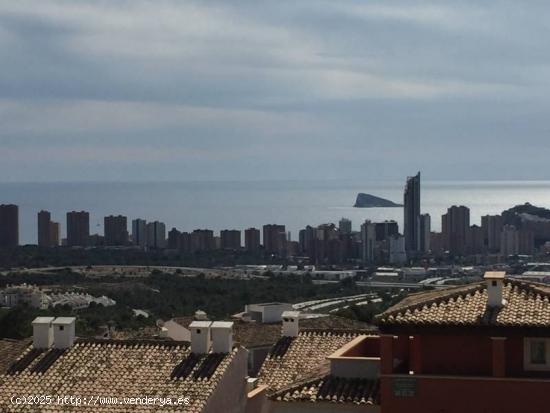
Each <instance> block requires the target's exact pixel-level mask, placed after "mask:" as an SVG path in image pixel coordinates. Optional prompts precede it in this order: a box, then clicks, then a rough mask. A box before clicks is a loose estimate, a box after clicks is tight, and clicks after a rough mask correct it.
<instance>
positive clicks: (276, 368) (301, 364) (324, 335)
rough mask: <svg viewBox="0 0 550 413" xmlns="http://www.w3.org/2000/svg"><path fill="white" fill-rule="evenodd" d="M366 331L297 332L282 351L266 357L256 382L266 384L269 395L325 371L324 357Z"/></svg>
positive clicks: (326, 361) (325, 358) (325, 359)
mask: <svg viewBox="0 0 550 413" xmlns="http://www.w3.org/2000/svg"><path fill="white" fill-rule="evenodd" d="M365 333H367V331H366V330H341V331H331V330H310V331H307V330H305V331H300V334H299V335H298V336H297V337H294V338H293V339H292V340H291V341H290V343H289V344H288V346H287V348H286V350H285V351H284V352H273V354H270V355H268V356H267V358H266V359H265V361H264V363H263V365H262V367H261V369H260V372H259V374H258V378H259V383H260V384H265V385H267V386H269V389H268V394H271V393H274V392H277V391H279V390H281V389H283V388H285V387H287V386H291V385H293V384H294V383H298V382H301V381H303V380H306V379H310V378H311V377H312V376H316V375H319V374H320V372H321V373H323V374H326V372H327V370H328V360H327V357H328V356H330V355H331V354H332V353H334V352H335V351H336V350H338V349H339V348H340V347H342V346H343V345H345V344H347V343H349V342H350V341H351V340H353V339H354V338H355V337H357V336H358V335H360V334H365Z"/></svg>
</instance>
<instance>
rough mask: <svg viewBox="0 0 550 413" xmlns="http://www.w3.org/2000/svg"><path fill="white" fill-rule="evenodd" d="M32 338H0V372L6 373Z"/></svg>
mask: <svg viewBox="0 0 550 413" xmlns="http://www.w3.org/2000/svg"><path fill="white" fill-rule="evenodd" d="M30 343H31V340H28V339H26V340H11V339H9V338H3V339H0V374H4V373H5V372H6V371H7V370H8V369H9V367H10V366H11V364H12V363H13V361H14V360H15V359H17V357H19V356H20V355H21V354H22V353H23V351H24V350H25V349H26V348H27V347H28V346H29V345H30Z"/></svg>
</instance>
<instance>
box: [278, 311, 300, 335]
mask: <svg viewBox="0 0 550 413" xmlns="http://www.w3.org/2000/svg"><path fill="white" fill-rule="evenodd" d="M281 317H282V318H283V337H298V333H299V332H300V326H299V322H298V320H299V318H300V312H299V311H283V314H282V315H281Z"/></svg>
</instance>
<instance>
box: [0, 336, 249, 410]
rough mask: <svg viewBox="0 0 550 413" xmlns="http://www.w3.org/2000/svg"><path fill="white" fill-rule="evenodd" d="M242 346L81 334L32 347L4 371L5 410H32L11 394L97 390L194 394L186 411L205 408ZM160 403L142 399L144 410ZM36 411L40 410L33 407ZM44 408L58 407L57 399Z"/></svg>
mask: <svg viewBox="0 0 550 413" xmlns="http://www.w3.org/2000/svg"><path fill="white" fill-rule="evenodd" d="M237 351H238V349H235V350H233V352H232V353H230V354H226V355H223V354H205V355H193V354H191V353H190V349H189V348H188V346H187V344H184V343H179V342H173V341H163V342H159V341H144V340H141V341H139V340H133V341H114V340H79V341H77V342H76V343H75V345H74V346H73V347H71V348H69V349H67V350H56V349H51V350H46V351H36V350H34V349H33V348H32V347H28V348H27V350H26V351H25V352H24V354H21V356H20V357H19V358H18V362H17V364H16V365H15V367H16V368H14V369H12V371H11V374H5V375H0V388H1V391H0V411H10V412H23V411H25V412H26V411H30V410H29V409H28V407H29V406H26V405H18V406H15V405H12V404H11V403H10V399H9V397H10V395H24V394H46V395H50V396H53V397H56V396H65V395H82V396H84V395H98V396H102V397H109V396H110V397H118V398H122V397H143V395H147V396H152V397H154V396H157V397H173V398H178V397H180V396H182V397H189V398H190V403H191V404H190V405H189V406H186V408H185V411H186V412H200V411H202V409H203V408H204V406H205V405H206V402H207V400H208V399H209V397H210V396H211V394H212V393H213V391H214V389H215V388H216V386H217V383H218V382H219V380H220V379H221V377H222V375H223V374H224V372H225V371H226V369H227V368H228V366H229V365H230V363H231V362H232V360H233V358H234V356H235V354H236V353H237ZM158 408H159V406H158V405H157V406H155V405H141V406H139V411H140V412H154V411H158ZM136 409H138V408H137V407H136V406H132V405H127V406H120V405H117V406H109V407H106V406H105V405H104V406H102V410H101V409H97V410H94V408H92V409H91V410H90V411H102V412H112V411H116V412H118V413H126V412H133V411H136ZM33 411H36V410H33ZM40 411H41V412H57V411H61V408H60V407H59V406H57V405H55V404H52V405H44V406H41V407H40Z"/></svg>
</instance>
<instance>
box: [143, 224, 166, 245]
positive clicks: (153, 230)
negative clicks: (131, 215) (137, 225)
mask: <svg viewBox="0 0 550 413" xmlns="http://www.w3.org/2000/svg"><path fill="white" fill-rule="evenodd" d="M147 247H149V248H153V249H162V248H165V247H166V225H164V224H163V223H162V222H159V221H155V222H149V223H148V224H147Z"/></svg>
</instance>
